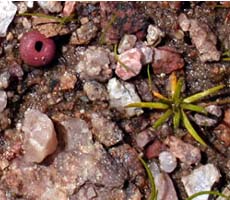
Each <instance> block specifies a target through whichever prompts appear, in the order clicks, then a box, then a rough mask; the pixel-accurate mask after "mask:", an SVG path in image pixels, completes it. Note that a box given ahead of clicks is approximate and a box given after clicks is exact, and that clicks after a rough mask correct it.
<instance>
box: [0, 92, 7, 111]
mask: <svg viewBox="0 0 230 200" xmlns="http://www.w3.org/2000/svg"><path fill="white" fill-rule="evenodd" d="M6 105H7V95H6V92H5V91H3V90H0V113H1V112H2V111H3V110H4V109H5V108H6Z"/></svg>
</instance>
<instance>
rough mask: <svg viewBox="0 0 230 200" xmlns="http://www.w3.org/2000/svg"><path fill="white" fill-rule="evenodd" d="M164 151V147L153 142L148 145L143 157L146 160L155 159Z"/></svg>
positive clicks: (159, 143) (156, 141)
mask: <svg viewBox="0 0 230 200" xmlns="http://www.w3.org/2000/svg"><path fill="white" fill-rule="evenodd" d="M165 149H166V147H165V145H164V144H163V143H162V142H160V141H159V140H155V141H154V142H153V143H152V144H150V145H149V146H148V147H147V148H146V151H145V156H146V157H147V158H148V159H152V158H156V157H158V156H159V154H160V153H161V152H162V151H164V150H165Z"/></svg>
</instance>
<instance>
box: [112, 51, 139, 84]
mask: <svg viewBox="0 0 230 200" xmlns="http://www.w3.org/2000/svg"><path fill="white" fill-rule="evenodd" d="M118 58H119V61H120V62H122V63H123V64H124V65H125V66H124V65H122V64H121V63H120V62H117V66H116V70H115V73H116V74H117V76H118V77H119V78H121V79H122V80H128V79H130V78H132V77H134V76H136V75H138V74H139V73H140V71H141V68H142V64H141V53H140V51H139V50H138V49H137V48H133V49H129V50H127V51H125V52H124V53H122V54H120V55H119V56H118Z"/></svg>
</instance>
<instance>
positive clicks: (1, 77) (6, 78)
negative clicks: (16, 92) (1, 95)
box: [0, 71, 10, 89]
mask: <svg viewBox="0 0 230 200" xmlns="http://www.w3.org/2000/svg"><path fill="white" fill-rule="evenodd" d="M9 82H10V73H9V72H8V71H6V72H3V73H1V74H0V89H6V88H7V87H8V86H9Z"/></svg>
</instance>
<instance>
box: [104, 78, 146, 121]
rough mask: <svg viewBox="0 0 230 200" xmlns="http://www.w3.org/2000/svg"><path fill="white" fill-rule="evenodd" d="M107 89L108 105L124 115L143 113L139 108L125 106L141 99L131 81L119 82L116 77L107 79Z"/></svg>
mask: <svg viewBox="0 0 230 200" xmlns="http://www.w3.org/2000/svg"><path fill="white" fill-rule="evenodd" d="M107 89H108V92H109V99H110V106H111V107H112V108H116V109H117V110H118V111H120V112H121V113H123V114H124V115H125V116H126V117H132V116H135V115H140V114H142V113H143V110H142V109H141V108H125V106H126V105H128V104H130V103H134V102H140V101H141V99H140V97H139V96H138V94H137V93H136V91H135V87H134V85H133V84H131V83H127V82H121V81H119V80H118V79H116V78H112V79H110V80H109V82H108V85H107Z"/></svg>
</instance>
